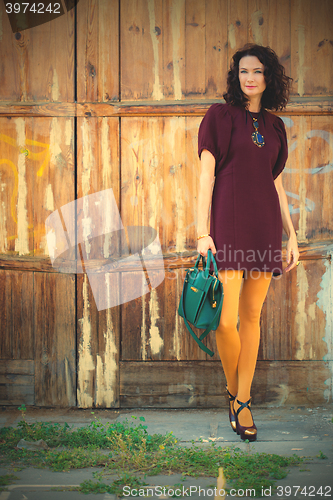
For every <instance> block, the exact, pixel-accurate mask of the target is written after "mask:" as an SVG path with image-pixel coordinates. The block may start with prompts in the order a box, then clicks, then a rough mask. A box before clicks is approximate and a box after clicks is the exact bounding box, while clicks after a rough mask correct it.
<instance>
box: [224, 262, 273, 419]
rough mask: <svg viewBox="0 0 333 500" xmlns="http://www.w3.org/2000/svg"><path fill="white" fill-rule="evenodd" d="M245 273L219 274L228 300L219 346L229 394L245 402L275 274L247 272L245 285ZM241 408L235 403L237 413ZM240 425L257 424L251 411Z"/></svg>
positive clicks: (243, 414)
mask: <svg viewBox="0 0 333 500" xmlns="http://www.w3.org/2000/svg"><path fill="white" fill-rule="evenodd" d="M243 273H244V271H235V270H228V271H219V279H220V280H221V281H222V283H223V289H224V300H223V307H222V313H221V320H220V324H219V326H218V328H217V330H216V344H217V349H218V351H219V355H220V358H221V361H222V366H223V370H224V374H225V377H226V379H227V386H228V389H229V392H230V393H231V394H232V395H234V396H235V395H237V399H239V400H240V401H242V402H245V401H247V400H248V399H250V397H251V385H252V380H253V376H254V371H255V367H256V363H257V357H258V349H259V341H260V314H261V309H262V306H263V303H264V300H265V297H266V295H267V291H268V287H269V284H270V282H271V278H272V273H264V272H259V271H251V272H245V277H244V281H243ZM242 283H243V286H242ZM238 315H239V331H238V330H237V322H238ZM238 407H239V404H238V403H237V401H236V400H235V402H234V409H235V411H236V410H237V408H238ZM239 423H240V424H241V425H243V426H247V427H249V426H251V425H252V424H253V420H252V417H251V413H250V411H249V410H248V409H247V408H244V409H243V410H242V411H241V413H239Z"/></svg>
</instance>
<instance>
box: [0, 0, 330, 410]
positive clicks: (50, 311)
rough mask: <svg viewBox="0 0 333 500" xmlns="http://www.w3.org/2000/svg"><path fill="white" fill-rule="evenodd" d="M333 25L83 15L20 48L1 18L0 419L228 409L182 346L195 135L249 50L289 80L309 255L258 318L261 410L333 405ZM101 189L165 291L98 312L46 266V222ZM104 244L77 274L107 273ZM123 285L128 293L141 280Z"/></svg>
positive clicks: (138, 4) (177, 9) (278, 8)
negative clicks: (11, 410)
mask: <svg viewBox="0 0 333 500" xmlns="http://www.w3.org/2000/svg"><path fill="white" fill-rule="evenodd" d="M332 18H333V4H332V2H331V1H329V0H321V2H317V3H315V2H312V1H310V0H280V1H278V2H277V1H275V0H265V1H264V0H207V1H206V2H204V1H201V0H99V1H98V0H89V1H88V0H80V2H79V3H78V5H77V7H76V8H75V9H72V10H71V11H69V12H68V13H66V14H65V15H64V16H62V17H59V18H58V19H55V20H53V21H51V22H49V23H47V24H43V25H42V26H37V27H34V28H31V29H27V30H24V31H21V32H19V33H15V34H13V33H12V31H11V27H10V24H9V21H8V18H7V16H6V13H5V9H4V4H3V3H0V53H1V54H4V56H3V57H2V59H1V70H0V114H1V116H0V335H1V337H0V363H1V366H0V401H1V404H15V405H16V404H20V403H26V404H31V405H33V404H34V405H38V406H53V405H60V406H75V405H77V406H79V407H82V408H86V407H93V406H99V407H131V406H137V407H140V406H153V407H200V406H201V407H204V406H215V407H218V406H221V405H224V404H225V399H224V377H223V373H222V368H221V365H220V361H219V358H218V355H217V354H215V356H214V358H213V359H211V358H209V359H208V357H207V356H206V355H205V354H204V353H203V352H202V351H201V350H200V349H199V348H198V347H197V345H196V344H195V343H194V342H192V340H191V338H190V337H189V335H188V334H187V331H186V329H185V328H184V325H183V321H182V320H181V318H179V317H178V315H177V307H178V302H179V298H180V294H181V290H182V284H183V277H184V272H185V269H186V267H188V265H189V264H190V263H193V261H194V259H195V255H196V252H195V248H196V239H195V235H196V231H195V225H196V218H197V214H196V210H197V208H196V193H197V191H198V181H199V169H200V165H199V160H198V158H197V153H196V149H197V134H198V127H199V124H200V121H201V119H202V117H203V116H204V114H205V112H206V110H207V109H208V107H209V105H210V104H211V103H212V102H216V101H218V100H220V99H222V94H223V92H224V90H225V80H226V73H227V69H228V66H229V61H230V58H231V55H232V54H233V52H234V51H235V50H236V49H237V48H239V47H241V46H242V45H243V44H244V43H246V42H247V41H254V42H257V43H260V44H263V45H270V46H271V47H272V48H273V49H274V50H275V51H276V52H277V54H278V55H279V57H280V60H281V62H282V63H283V64H284V66H285V68H286V72H287V74H289V75H290V76H292V77H293V79H294V86H293V93H292V98H291V102H290V104H289V105H288V107H287V110H286V111H285V112H284V113H281V114H280V116H281V117H282V118H283V120H284V122H285V125H286V129H287V134H288V143H289V152H290V154H289V159H288V164H287V167H286V169H285V172H284V174H283V183H284V186H285V189H286V192H287V194H288V200H289V204H290V209H291V214H292V219H293V222H294V225H295V228H296V230H297V232H298V240H299V243H300V247H301V265H300V266H298V267H297V269H295V270H293V271H292V272H291V273H290V274H288V275H285V276H283V277H282V278H281V279H279V280H274V282H273V283H272V284H271V287H270V290H269V294H268V297H267V300H266V302H265V305H264V310H263V315H262V321H261V323H262V340H261V345H260V353H259V361H258V366H257V371H256V375H255V380H254V393H255V394H256V396H255V401H256V402H258V403H263V404H266V403H269V404H276V405H280V404H324V403H327V402H331V401H332V390H333V357H332V331H333V300H332V298H333V273H332V260H331V259H332V254H333V219H332V216H331V214H332V209H333V197H332V191H333V189H332V188H333V159H332V156H333V121H332V114H333V106H332V103H333V71H332V62H333V57H332V55H333V26H332V22H331V20H332ZM110 188H111V189H112V190H113V193H114V196H115V200H116V202H117V205H118V208H119V211H120V215H121V220H122V223H123V225H124V226H125V228H126V227H129V226H139V227H142V226H150V227H152V228H154V229H155V230H156V231H157V234H158V236H159V241H160V243H161V248H162V252H163V256H164V264H165V278H164V281H163V283H162V284H161V285H159V286H158V287H157V288H156V289H153V290H151V291H150V293H147V294H145V295H143V296H142V297H140V298H137V299H135V300H133V301H130V302H127V303H124V304H122V305H119V306H116V307H113V308H109V309H106V310H102V311H98V309H97V307H96V297H94V296H93V294H92V290H91V287H90V284H89V280H88V278H87V274H85V273H79V274H73V273H71V272H68V271H71V268H70V265H67V263H66V262H64V263H63V268H62V272H59V270H58V269H57V268H55V267H52V265H51V261H50V258H49V253H48V247H47V241H46V230H45V220H46V219H47V217H48V216H49V215H50V214H51V213H53V212H54V211H56V210H59V209H60V208H61V207H63V206H64V205H66V204H67V203H70V202H71V201H72V200H74V199H75V198H81V197H83V196H86V195H89V194H92V193H97V192H99V191H102V190H105V189H110ZM113 244H114V242H113V240H112V238H111V239H110V235H106V236H105V237H104V239H103V238H102V240H101V242H100V246H99V247H98V248H97V250H96V248H93V247H91V249H90V250H89V252H91V255H89V257H90V260H89V263H88V264H87V265H91V266H92V267H93V268H94V269H95V270H96V272H101V269H102V266H103V265H105V264H106V263H108V262H112V258H114V257H115V256H116V255H119V248H118V247H117V248H116V250H115V248H114V246H112V245H113ZM89 252H88V253H89ZM117 252H118V253H117ZM66 266H67V273H66V272H64V271H66ZM154 272H155V273H157V272H158V269H156V270H155V271H154ZM117 276H118V277H117V280H118V281H117V283H118V284H119V289H120V290H121V289H126V287H128V286H131V285H132V284H133V283H134V282H135V280H136V279H138V277H139V274H138V270H137V269H136V268H135V266H134V267H133V266H132V267H129V266H128V268H127V270H126V271H124V272H122V273H119V274H118V275H117ZM100 293H103V291H101V292H100ZM207 342H208V345H209V347H210V348H212V349H213V350H215V351H216V345H215V340H214V335H211V336H210V337H209V339H208V341H207Z"/></svg>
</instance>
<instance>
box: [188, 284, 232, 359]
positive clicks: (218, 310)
mask: <svg viewBox="0 0 333 500" xmlns="http://www.w3.org/2000/svg"><path fill="white" fill-rule="evenodd" d="M222 302H223V296H222V295H221V300H220V303H219V305H218V307H217V310H216V313H215V316H214V318H213V319H212V321H211V322H210V324H209V325H208V327H207V328H206V330H205V331H204V332H203V333H202V334H201V335H200V338H198V337H197V336H196V334H195V333H194V331H193V330H192V328H191V327H190V325H189V323H188V321H187V319H186V316H185V310H184V289H183V293H182V300H181V305H182V313H183V319H184V321H185V325H186V328H187V329H188V331H189V332H190V334H191V335H192V337H193V338H194V340H195V341H196V343H197V344H198V346H199V347H200V348H201V349H202V350H203V351H205V352H206V353H207V354H209V355H210V356H214V353H213V351H211V350H210V349H208V347H206V346H205V344H203V343H202V342H201V341H202V340H203V339H204V338H205V337H207V335H208V334H209V332H210V331H211V329H212V325H213V324H214V321H215V319H216V318H217V316H218V314H219V313H220V311H221V309H222Z"/></svg>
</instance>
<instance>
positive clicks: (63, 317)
mask: <svg viewBox="0 0 333 500" xmlns="http://www.w3.org/2000/svg"><path fill="white" fill-rule="evenodd" d="M34 297H35V304H34V324H35V367H36V371H35V404H36V405H37V406H61V407H65V406H75V405H76V394H75V393H76V354H75V336H76V334H75V279H74V277H73V276H66V275H64V274H58V275H56V274H51V273H50V274H47V273H36V274H35V275H34Z"/></svg>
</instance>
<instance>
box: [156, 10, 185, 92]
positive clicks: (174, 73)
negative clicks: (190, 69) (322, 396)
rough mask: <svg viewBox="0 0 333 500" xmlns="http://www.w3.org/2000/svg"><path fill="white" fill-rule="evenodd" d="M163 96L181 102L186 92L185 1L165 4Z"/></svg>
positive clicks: (162, 40)
mask: <svg viewBox="0 0 333 500" xmlns="http://www.w3.org/2000/svg"><path fill="white" fill-rule="evenodd" d="M160 37H161V42H163V95H164V98H165V99H175V100H180V99H183V98H184V90H185V0H165V1H164V2H163V32H162V33H161V35H160Z"/></svg>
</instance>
